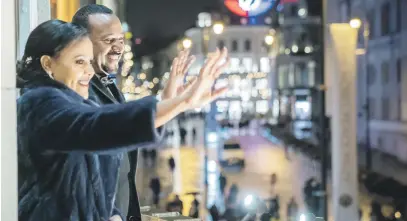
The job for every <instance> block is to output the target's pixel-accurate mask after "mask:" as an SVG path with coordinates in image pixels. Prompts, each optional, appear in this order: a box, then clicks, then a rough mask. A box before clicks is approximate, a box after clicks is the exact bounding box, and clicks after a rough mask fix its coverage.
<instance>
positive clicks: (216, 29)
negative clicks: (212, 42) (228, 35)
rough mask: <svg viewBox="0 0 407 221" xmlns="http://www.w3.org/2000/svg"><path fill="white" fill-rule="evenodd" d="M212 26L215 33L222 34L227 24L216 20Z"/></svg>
mask: <svg viewBox="0 0 407 221" xmlns="http://www.w3.org/2000/svg"><path fill="white" fill-rule="evenodd" d="M212 28H213V32H215V34H217V35H220V34H222V32H223V29H224V28H225V26H224V25H223V23H220V22H216V23H215V24H213V27H212Z"/></svg>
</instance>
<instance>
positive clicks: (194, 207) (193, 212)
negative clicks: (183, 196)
mask: <svg viewBox="0 0 407 221" xmlns="http://www.w3.org/2000/svg"><path fill="white" fill-rule="evenodd" d="M199 204H200V203H199V201H198V199H197V198H196V195H194V200H193V201H192V203H191V209H190V210H189V216H190V217H192V218H199Z"/></svg>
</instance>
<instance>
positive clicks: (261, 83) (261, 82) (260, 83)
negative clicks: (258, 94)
mask: <svg viewBox="0 0 407 221" xmlns="http://www.w3.org/2000/svg"><path fill="white" fill-rule="evenodd" d="M266 88H267V79H265V78H262V79H257V80H256V89H258V90H260V89H266Z"/></svg>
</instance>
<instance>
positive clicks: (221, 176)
mask: <svg viewBox="0 0 407 221" xmlns="http://www.w3.org/2000/svg"><path fill="white" fill-rule="evenodd" d="M226 185H227V179H226V176H225V175H224V174H223V172H220V174H219V189H220V192H221V194H222V196H225V188H226Z"/></svg>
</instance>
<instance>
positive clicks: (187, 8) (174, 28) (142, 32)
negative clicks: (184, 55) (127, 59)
mask: <svg viewBox="0 0 407 221" xmlns="http://www.w3.org/2000/svg"><path fill="white" fill-rule="evenodd" d="M126 4H127V5H126V15H127V22H128V23H129V25H130V28H131V30H132V32H133V36H134V37H138V38H141V39H142V44H141V45H139V46H137V48H136V49H137V50H136V51H137V52H138V54H146V53H151V52H154V51H156V50H158V49H160V48H163V47H166V46H167V45H169V44H170V43H171V42H172V41H174V40H175V39H177V38H178V37H181V36H182V35H183V33H184V32H185V31H186V30H187V29H189V28H190V27H192V26H193V25H194V24H195V22H196V19H197V15H198V13H199V12H202V11H205V10H208V9H217V8H220V7H221V5H222V1H221V0H127V2H126Z"/></svg>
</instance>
